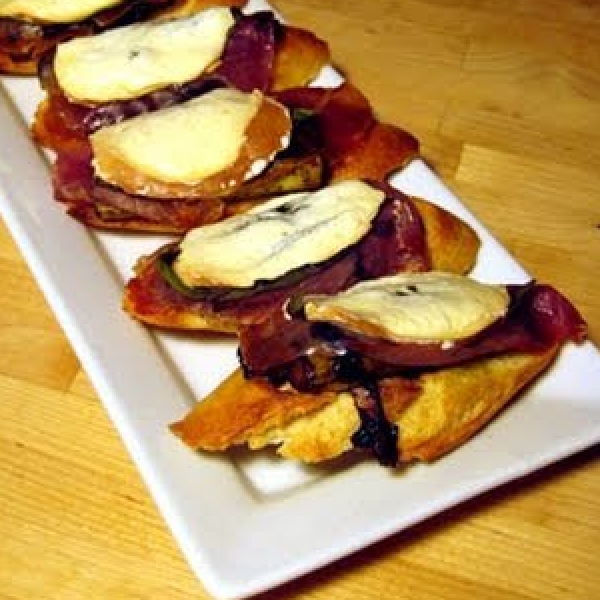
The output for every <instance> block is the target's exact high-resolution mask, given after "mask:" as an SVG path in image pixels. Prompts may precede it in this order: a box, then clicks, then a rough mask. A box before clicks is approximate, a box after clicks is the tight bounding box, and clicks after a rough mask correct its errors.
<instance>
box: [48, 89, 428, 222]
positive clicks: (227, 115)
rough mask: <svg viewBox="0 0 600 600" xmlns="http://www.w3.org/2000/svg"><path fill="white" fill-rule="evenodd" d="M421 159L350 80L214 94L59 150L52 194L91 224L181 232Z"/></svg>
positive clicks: (377, 176)
mask: <svg viewBox="0 0 600 600" xmlns="http://www.w3.org/2000/svg"><path fill="white" fill-rule="evenodd" d="M214 115H219V118H213V116H214ZM417 152H418V143H417V141H416V140H415V139H414V138H413V137H412V136H411V135H409V134H408V133H406V132H404V131H403V130H401V129H399V128H396V127H393V126H389V125H383V124H380V123H379V122H378V121H377V120H376V119H375V117H374V115H373V112H372V110H371V107H370V105H369V103H368V102H367V101H366V99H365V98H364V96H362V94H360V92H358V91H357V90H356V89H355V88H353V87H352V86H350V85H349V84H344V85H342V86H340V87H338V88H335V89H325V88H304V87H302V88H294V89H292V90H289V91H284V92H281V93H277V94H274V95H273V96H270V95H265V94H263V93H262V92H259V91H257V90H254V91H253V92H242V91H239V90H236V89H235V88H229V87H228V88H217V89H215V90H211V91H209V92H206V93H204V94H202V95H201V96H199V97H197V98H194V99H192V100H188V101H186V102H183V103H181V104H175V105H174V106H170V107H168V108H163V109H161V110H158V111H155V112H149V113H144V114H141V115H138V116H135V117H132V118H130V119H126V120H124V121H121V122H119V123H116V124H114V125H108V126H106V127H102V128H101V129H98V130H97V131H95V132H94V133H92V134H91V135H90V136H89V137H87V138H85V139H84V140H82V141H81V142H80V143H78V144H75V145H72V146H70V147H68V148H67V147H65V148H64V149H63V150H61V151H60V152H59V153H58V154H57V156H56V161H55V163H54V167H53V186H54V194H55V198H56V199H57V200H58V201H60V202H62V203H64V204H66V205H67V207H68V212H69V214H70V215H72V216H73V217H75V218H77V219H79V220H80V221H82V222H83V223H85V224H87V225H89V226H92V227H97V228H104V229H116V230H135V231H145V232H151V231H160V232H169V233H185V232H186V231H188V230H189V229H192V228H194V227H197V226H199V225H203V224H207V223H212V222H216V221H219V220H221V219H223V218H225V217H226V216H228V215H232V214H236V213H242V212H244V211H246V210H249V209H250V208H251V207H252V206H255V205H257V204H260V203H261V202H264V201H265V200H266V199H268V198H269V197H272V196H275V195H277V194H282V193H286V192H294V191H306V190H315V189H318V188H320V187H322V186H323V185H326V184H327V183H330V182H335V181H338V180H344V179H357V178H372V179H378V180H379V179H383V178H384V177H385V176H387V174H388V173H390V172H391V171H393V170H394V169H397V168H399V167H401V166H403V165H404V164H405V163H406V162H407V161H409V160H410V159H411V158H413V157H414V156H415V155H416V154H417Z"/></svg>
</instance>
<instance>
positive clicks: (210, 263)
mask: <svg viewBox="0 0 600 600" xmlns="http://www.w3.org/2000/svg"><path fill="white" fill-rule="evenodd" d="M384 200H385V194H384V193H383V192H382V191H381V190H378V189H376V188H374V187H372V186H370V185H367V184H366V183H363V182H361V181H344V182H341V183H337V184H334V185H330V186H328V187H325V188H322V189H321V190H318V191H316V192H303V193H299V194H289V195H286V196H281V197H278V198H274V199H272V200H270V201H268V202H265V203H264V204H261V205H260V206H259V207H257V208H255V209H254V210H252V211H250V212H248V213H245V214H241V215H236V216H234V217H230V218H229V219H226V220H225V221H221V222H220V223H215V224H213V225H205V226H203V227H198V228H196V229H194V230H192V231H190V232H189V233H188V234H187V235H186V236H185V237H184V239H183V240H182V241H181V243H180V254H179V256H178V257H177V259H176V261H175V263H174V269H175V271H176V273H177V274H178V276H179V277H180V278H181V279H182V281H183V282H184V283H186V284H187V285H189V286H228V287H251V286H253V285H254V284H255V283H256V282H257V281H259V280H263V279H267V280H272V279H276V278H278V277H281V276H282V275H285V274H286V273H288V272H290V271H292V270H294V269H297V268H300V267H304V266H307V265H312V264H318V263H321V262H323V261H325V260H328V259H329V258H332V257H333V256H335V255H336V254H338V253H339V252H340V251H341V250H343V249H345V248H347V247H348V246H350V245H352V244H354V243H356V242H358V241H359V240H360V239H361V238H362V237H363V236H364V235H365V234H366V233H367V232H368V231H369V229H370V228H371V223H372V221H373V219H374V218H375V216H376V215H377V213H378V212H379V209H380V207H381V205H382V203H383V201H384Z"/></svg>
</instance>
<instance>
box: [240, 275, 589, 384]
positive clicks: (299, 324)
mask: <svg viewBox="0 0 600 600" xmlns="http://www.w3.org/2000/svg"><path fill="white" fill-rule="evenodd" d="M507 290H508V292H509V294H510V305H509V308H508V311H507V313H506V315H505V316H504V317H502V318H501V319H499V320H497V321H496V322H494V323H493V324H492V325H490V326H488V327H486V328H485V329H483V330H482V331H481V332H479V333H477V334H476V335H474V336H471V337H469V338H466V339H464V340H458V341H455V342H453V343H452V344H444V343H441V342H440V343H435V342H424V343H415V342H393V341H389V340H386V339H381V338H373V337H368V336H366V335H361V334H356V333H353V332H350V331H347V330H344V329H343V327H341V326H334V325H331V324H328V323H319V322H309V321H306V320H304V319H303V318H301V317H297V318H294V319H291V320H289V319H284V318H281V316H280V315H278V314H276V313H275V314H273V316H272V317H271V320H270V321H269V320H267V321H265V322H262V323H260V324H256V325H253V326H251V327H247V328H244V329H242V331H241V332H240V357H241V361H242V365H243V367H244V369H245V373H246V375H247V376H249V377H268V378H270V379H271V380H272V381H273V382H274V383H276V384H281V383H283V382H289V383H291V384H292V385H293V386H294V387H295V388H296V389H298V390H300V391H309V390H313V389H318V388H319V387H321V386H323V385H326V384H329V383H331V382H334V381H340V380H341V381H346V382H352V381H354V382H355V383H357V379H359V380H372V379H381V378H383V377H390V376H396V375H405V376H408V377H413V376H416V374H418V373H419V372H423V371H430V370H431V369H439V368H443V367H450V366H455V365H459V364H464V363H466V362H469V361H472V360H475V359H478V358H483V357H490V356H496V355H500V354H506V353H509V352H523V353H541V352H544V351H547V350H550V349H551V348H552V347H554V346H557V345H559V344H561V343H563V342H566V341H568V340H571V341H575V342H581V341H582V340H583V339H584V338H585V336H586V332H587V327H586V324H585V321H584V320H583V318H582V317H581V315H580V314H579V313H578V312H577V310H576V309H575V307H574V306H573V305H572V304H571V303H570V302H569V301H568V300H567V299H566V298H565V297H564V296H563V295H562V294H560V293H559V292H558V291H557V290H555V289H554V288H552V287H551V286H548V285H538V284H536V283H533V282H532V283H529V284H524V285H510V286H507Z"/></svg>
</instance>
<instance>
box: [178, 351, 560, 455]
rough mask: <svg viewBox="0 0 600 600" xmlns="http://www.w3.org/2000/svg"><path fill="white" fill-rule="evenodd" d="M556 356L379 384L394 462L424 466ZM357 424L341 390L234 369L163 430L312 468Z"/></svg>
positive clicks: (493, 361) (481, 363)
mask: <svg viewBox="0 0 600 600" xmlns="http://www.w3.org/2000/svg"><path fill="white" fill-rule="evenodd" d="M556 352H557V348H556V347H553V348H551V349H550V350H547V351H546V352H544V353H540V354H507V355H503V356H497V357H493V358H485V359H480V360H477V361H474V362H472V363H469V364H465V365H461V366H458V367H452V368H448V369H441V370H438V371H434V372H429V373H425V374H422V375H421V376H419V377H418V378H416V379H411V380H405V379H400V378H394V379H387V380H385V381H383V382H382V384H381V388H380V393H381V396H382V403H383V407H384V411H385V414H386V417H387V418H388V419H389V420H390V421H391V422H393V423H395V424H396V425H398V429H399V437H398V451H399V457H400V461H401V462H409V461H413V460H422V461H432V460H435V459H436V458H438V457H440V456H442V455H443V454H446V453H447V452H449V451H451V450H453V449H455V448H456V447H458V446H459V445H461V444H462V443H464V442H465V441H466V440H468V439H469V438H470V437H472V436H473V435H474V434H475V433H476V432H477V431H479V430H480V429H481V428H482V427H483V426H484V425H486V423H488V422H489V421H490V420H491V419H492V418H493V417H494V416H495V415H496V414H497V413H498V412H499V411H500V410H501V409H502V408H503V407H504V406H505V405H506V404H507V403H508V402H509V401H510V400H511V399H513V398H514V397H515V396H516V395H517V394H518V392H519V391H520V390H521V389H522V388H523V387H524V386H526V385H527V384H528V383H529V382H531V381H532V380H533V379H534V378H535V377H536V376H537V375H538V374H539V373H540V372H541V371H543V370H544V369H545V368H546V367H547V366H548V365H549V363H550V362H551V361H552V359H553V357H554V356H555V354H556ZM359 426H360V417H359V414H358V411H357V409H356V407H355V402H354V398H353V397H352V395H351V394H350V393H349V392H342V393H335V392H333V391H328V392H325V393H323V394H299V393H294V392H292V391H281V390H278V389H276V388H274V387H272V386H271V385H270V384H268V383H267V382H265V381H262V380H246V379H244V376H243V375H242V373H241V371H239V370H238V371H235V372H234V373H233V374H232V375H231V376H230V377H229V378H228V379H226V380H225V381H224V382H223V383H222V384H221V385H220V386H219V387H218V388H217V389H216V390H215V391H214V392H212V393H211V394H210V395H209V396H208V397H207V398H205V399H204V400H202V401H201V402H199V403H198V404H197V405H196V406H195V407H194V408H193V409H192V411H191V412H190V413H189V414H188V415H187V416H185V417H184V418H183V419H182V420H181V421H179V422H177V423H174V424H173V425H172V426H171V430H172V431H173V432H174V433H175V434H176V435H177V436H179V437H180V438H181V439H182V440H183V442H185V443H186V444H187V445H188V446H190V447H192V448H195V449H202V450H207V451H223V450H225V449H227V448H229V447H232V446H235V445H242V444H247V445H248V446H249V447H250V448H252V449H259V448H263V447H266V446H270V445H272V446H276V448H277V452H278V453H279V454H281V455H282V456H284V457H287V458H290V459H294V460H298V461H302V462H306V463H317V462H322V461H326V460H330V459H333V458H335V457H338V456H340V455H341V454H343V453H345V452H348V451H350V450H352V441H351V437H352V434H353V433H354V432H355V431H357V429H358V428H359Z"/></svg>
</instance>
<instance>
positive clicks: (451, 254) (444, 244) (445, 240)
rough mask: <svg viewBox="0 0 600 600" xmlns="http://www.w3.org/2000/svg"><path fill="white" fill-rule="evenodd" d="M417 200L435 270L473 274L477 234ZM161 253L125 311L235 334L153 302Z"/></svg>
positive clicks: (193, 312)
mask: <svg viewBox="0 0 600 600" xmlns="http://www.w3.org/2000/svg"><path fill="white" fill-rule="evenodd" d="M414 200H415V205H416V207H417V209H418V211H419V213H420V214H421V217H422V218H423V223H424V227H425V235H426V241H427V247H428V250H429V255H430V258H431V263H432V264H431V266H432V269H434V270H438V271H448V272H452V273H458V274H465V273H467V272H469V271H470V270H471V268H472V267H473V265H474V264H475V261H476V259H477V252H478V250H479V238H478V237H477V234H476V233H475V232H474V230H473V229H472V228H471V227H470V226H469V225H468V224H467V223H465V222H464V221H462V220H461V219H459V218H458V217H456V216H455V215H453V214H452V213H450V212H448V211H446V210H444V209H442V208H440V207H438V206H436V205H434V204H431V203H429V202H427V201H425V200H420V199H414ZM158 253H160V251H159V252H158ZM158 253H155V254H154V255H151V256H147V257H143V258H141V259H140V260H139V261H138V264H137V265H136V276H135V277H134V278H133V279H132V280H131V281H130V282H129V283H128V285H127V286H126V288H125V291H124V294H123V308H124V309H125V311H126V312H128V313H129V314H130V315H132V316H133V317H135V318H136V319H139V320H140V321H143V322H144V323H147V324H150V325H154V326H157V327H164V328H173V329H193V330H208V331H215V332H223V333H235V331H236V330H237V323H236V321H235V319H233V318H232V317H230V316H226V315H219V314H216V313H215V314H208V313H203V312H201V311H199V310H198V306H197V305H194V304H193V303H186V302H184V301H182V302H179V303H177V304H176V305H174V304H173V305H171V304H165V303H164V302H161V301H160V300H155V299H153V297H152V296H153V294H152V290H151V289H148V288H149V286H151V285H152V283H151V281H152V277H148V274H149V273H150V272H151V270H153V269H154V265H153V263H154V261H155V259H156V256H157V254H158ZM148 282H150V283H148Z"/></svg>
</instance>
